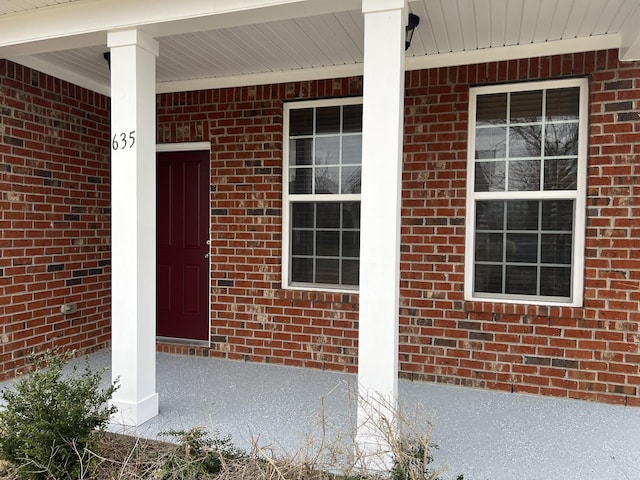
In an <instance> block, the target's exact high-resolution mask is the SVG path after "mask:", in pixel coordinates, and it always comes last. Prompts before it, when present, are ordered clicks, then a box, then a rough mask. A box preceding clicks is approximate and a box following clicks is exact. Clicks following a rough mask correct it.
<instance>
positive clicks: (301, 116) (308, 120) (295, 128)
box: [289, 108, 313, 136]
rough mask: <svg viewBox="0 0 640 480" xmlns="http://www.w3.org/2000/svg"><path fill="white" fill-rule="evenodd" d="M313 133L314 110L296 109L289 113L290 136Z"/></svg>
mask: <svg viewBox="0 0 640 480" xmlns="http://www.w3.org/2000/svg"><path fill="white" fill-rule="evenodd" d="M312 133H313V108H295V109H291V110H290V111H289V135H290V136H294V135H311V134H312Z"/></svg>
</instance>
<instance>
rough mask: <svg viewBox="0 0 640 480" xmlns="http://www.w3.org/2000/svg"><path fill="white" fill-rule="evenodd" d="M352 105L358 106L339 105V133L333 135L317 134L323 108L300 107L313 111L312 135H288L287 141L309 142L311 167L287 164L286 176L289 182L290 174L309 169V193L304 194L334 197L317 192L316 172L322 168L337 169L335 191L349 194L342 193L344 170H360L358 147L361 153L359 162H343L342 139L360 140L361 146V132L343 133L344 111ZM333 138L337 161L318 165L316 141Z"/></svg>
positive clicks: (360, 162) (290, 142) (291, 142)
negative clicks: (334, 139) (334, 138)
mask: <svg viewBox="0 0 640 480" xmlns="http://www.w3.org/2000/svg"><path fill="white" fill-rule="evenodd" d="M353 105H358V104H345V105H339V125H340V127H339V132H338V133H335V132H332V133H317V122H318V118H317V117H318V115H317V112H318V109H319V108H323V107H312V106H309V107H302V108H309V109H312V110H313V117H312V122H313V125H312V133H310V134H299V135H290V136H289V138H288V141H289V145H292V144H293V142H294V141H295V140H311V165H302V166H301V165H297V163H296V164H295V165H292V164H291V163H289V175H288V179H289V181H291V180H290V179H291V178H292V175H291V174H292V172H296V175H297V170H304V169H309V168H310V169H311V192H305V194H309V195H325V194H331V195H335V193H333V192H331V193H329V192H327V193H319V192H318V191H317V188H318V178H319V177H318V172H319V170H320V169H322V168H337V169H338V179H337V182H336V183H337V189H338V192H337V194H342V195H347V194H349V193H346V192H343V191H342V189H343V174H344V172H345V170H349V171H350V170H352V169H354V168H358V167H359V168H360V169H361V168H362V147H360V152H361V156H360V161H359V162H345V161H344V139H345V138H347V137H350V138H360V145H362V131H360V132H347V131H345V126H344V110H345V107H349V106H353ZM333 137H338V159H337V161H336V162H334V163H327V164H320V163H319V162H318V150H317V147H318V140H319V139H320V140H321V139H330V138H333ZM359 193H360V192H359V191H358V192H356V193H351V194H359Z"/></svg>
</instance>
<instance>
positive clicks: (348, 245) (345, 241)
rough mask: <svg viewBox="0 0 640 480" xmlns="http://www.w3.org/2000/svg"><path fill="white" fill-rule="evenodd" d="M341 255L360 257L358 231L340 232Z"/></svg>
mask: <svg viewBox="0 0 640 480" xmlns="http://www.w3.org/2000/svg"><path fill="white" fill-rule="evenodd" d="M342 256H343V257H355V258H358V257H360V232H342Z"/></svg>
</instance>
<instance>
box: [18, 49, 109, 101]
mask: <svg viewBox="0 0 640 480" xmlns="http://www.w3.org/2000/svg"><path fill="white" fill-rule="evenodd" d="M7 60H9V61H11V62H14V63H17V64H20V65H24V66H25V67H29V68H32V69H33V70H37V71H38V72H42V73H46V74H47V75H51V76H52V77H56V78H59V79H60V80H65V81H67V82H69V83H73V84H74V85H78V86H79V87H84V88H86V89H88V90H91V91H93V92H96V93H100V94H102V95H105V96H107V97H109V96H111V86H110V84H108V83H107V84H105V83H103V82H100V81H98V80H95V79H93V78H89V77H87V76H84V75H79V74H78V73H76V72H73V71H71V70H67V69H65V68H62V67H60V66H59V65H57V64H55V63H51V62H47V61H45V60H42V59H40V58H37V57H31V56H27V57H18V58H8V59H7Z"/></svg>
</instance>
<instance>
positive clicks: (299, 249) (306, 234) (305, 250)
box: [291, 230, 313, 256]
mask: <svg viewBox="0 0 640 480" xmlns="http://www.w3.org/2000/svg"><path fill="white" fill-rule="evenodd" d="M291 253H292V254H293V255H309V256H311V255H313V231H311V230H293V231H292V232H291Z"/></svg>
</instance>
